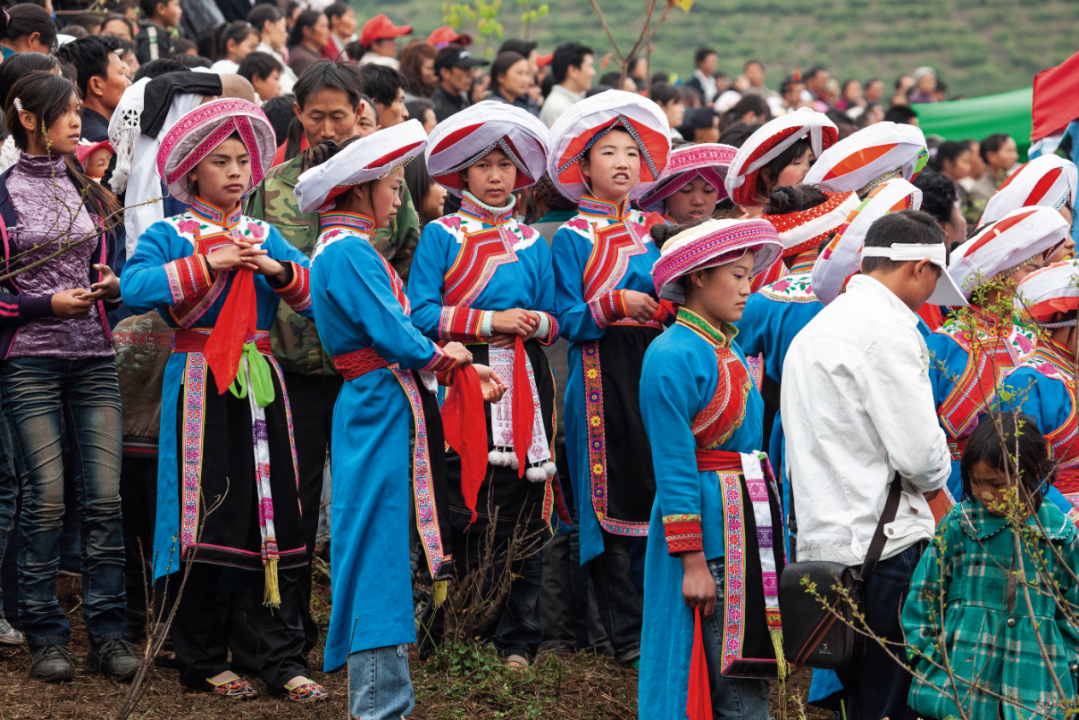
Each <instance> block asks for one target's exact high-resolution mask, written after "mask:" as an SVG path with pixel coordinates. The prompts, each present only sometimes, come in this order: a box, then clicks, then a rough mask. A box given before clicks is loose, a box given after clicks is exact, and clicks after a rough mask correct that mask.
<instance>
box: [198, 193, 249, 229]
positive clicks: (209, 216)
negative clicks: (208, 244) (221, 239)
mask: <svg viewBox="0 0 1079 720" xmlns="http://www.w3.org/2000/svg"><path fill="white" fill-rule="evenodd" d="M191 214H192V215H194V216H195V217H197V218H199V219H200V220H205V221H206V222H209V223H213V224H214V225H220V226H221V227H223V228H225V229H229V228H233V227H235V226H236V225H238V224H239V223H240V219H241V218H242V217H243V213H242V212H241V211H240V206H239V205H237V206H236V207H234V208H233V209H232V210H230V211H229V212H227V213H226V212H225V211H224V210H222V209H221V208H219V207H217V206H216V205H211V204H210V203H208V202H206V201H205V200H203V199H202V198H200V197H199V196H198V195H196V196H195V197H194V199H193V200H192V201H191Z"/></svg>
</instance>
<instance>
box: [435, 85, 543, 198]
mask: <svg viewBox="0 0 1079 720" xmlns="http://www.w3.org/2000/svg"><path fill="white" fill-rule="evenodd" d="M495 148H499V149H501V150H502V152H504V153H506V156H507V157H509V159H510V161H511V162H512V163H513V164H514V165H515V166H516V167H517V181H516V183H515V184H514V186H513V189H514V190H520V189H521V188H526V187H529V186H531V185H535V184H536V183H537V182H538V181H539V179H540V178H541V177H542V176H543V173H544V172H545V171H546V169H547V156H548V155H550V152H551V133H550V132H549V131H548V130H547V127H546V126H545V125H544V124H543V123H541V122H540V121H539V119H538V118H536V117H535V116H534V115H532V114H531V113H528V112H526V111H524V110H522V109H521V108H519V107H514V106H513V105H504V104H502V103H478V104H476V105H473V106H471V107H468V108H465V109H464V110H462V111H461V112H459V113H455V114H454V115H452V116H451V117H449V118H447V119H446V120H443V121H442V122H440V123H439V124H438V125H436V126H435V129H434V130H432V131H431V137H430V138H428V141H427V150H426V151H425V157H426V160H427V172H428V173H429V174H430V175H431V179H432V180H434V181H435V182H437V183H438V184H440V185H442V186H443V187H445V188H446V189H447V190H449V191H450V192H451V193H453V194H454V195H456V196H458V197H460V196H461V191H462V189H463V188H462V187H461V171H462V170H466V169H468V168H469V167H471V166H472V165H475V164H476V163H477V162H479V161H480V160H481V159H483V158H484V157H486V156H487V154H488V153H490V152H491V151H492V150H494V149H495Z"/></svg>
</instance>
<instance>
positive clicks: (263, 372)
mask: <svg viewBox="0 0 1079 720" xmlns="http://www.w3.org/2000/svg"><path fill="white" fill-rule="evenodd" d="M244 359H246V360H247V368H248V370H247V372H244V370H243V367H242V366H241V367H240V369H239V370H238V371H237V372H236V379H235V380H233V381H232V385H230V386H229V392H231V393H232V394H233V395H235V396H236V397H238V398H240V399H241V400H242V399H244V398H246V397H247V390H248V383H247V377H248V375H250V376H251V394H252V397H254V398H255V403H256V404H257V405H258V406H259V407H266V406H267V405H269V404H270V403H272V402H273V401H274V389H273V378H272V377H271V376H270V363H268V362H266V358H265V357H263V355H262V353H261V352H259V349H258V348H257V347H256V346H255V343H253V342H249V343H244V350H243V354H242V355H240V361H241V362H243V360H244Z"/></svg>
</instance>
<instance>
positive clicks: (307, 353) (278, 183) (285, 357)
mask: <svg viewBox="0 0 1079 720" xmlns="http://www.w3.org/2000/svg"><path fill="white" fill-rule="evenodd" d="M302 163H303V155H302V154H300V155H297V156H296V157H294V158H293V159H292V160H290V161H288V162H287V163H282V164H281V165H278V166H277V167H274V168H271V169H270V171H269V172H268V173H266V177H265V179H263V181H262V183H261V184H260V185H259V186H258V187H257V188H256V189H255V192H253V193H251V196H250V197H249V198H248V200H247V206H246V207H245V208H244V214H245V215H247V216H249V217H253V218H256V219H259V220H265V221H266V222H268V223H270V224H271V225H273V226H274V227H276V228H277V229H278V231H279V232H280V233H281V235H282V237H284V238H285V240H288V241H289V242H290V243H292V244H293V245H294V246H295V247H296V248H297V249H299V250H300V251H301V252H302V253H303V254H305V255H307V256H308V257H311V252H312V251H313V250H314V249H315V242H316V241H317V240H318V213H301V212H300V209H299V207H298V206H297V205H296V193H295V188H296V179H297V177H299V174H300V166H301V165H302ZM419 240H420V221H419V216H418V215H417V214H416V208H415V207H414V206H413V204H412V197H411V196H410V195H409V193H408V188H407V187H406V186H404V185H402V186H401V208H400V210H398V212H397V218H396V219H395V220H394V221H393V222H391V223H390V226H389V227H388V228H384V229H382V230H379V231H378V232H376V233H375V238H374V240H373V242H372V244H373V245H374V247H375V249H376V250H378V251H379V253H381V255H382V257H384V258H386V260H388V261H389V262H390V264H391V265H393V267H394V269H395V270H397V274H398V275H400V276H401V277H402V278H403V279H404V281H405V282H408V271H409V268H410V267H411V266H412V256H413V254H415V252H416V245H417V243H419ZM270 344H271V345H272V347H273V354H274V357H275V358H277V361H278V362H279V363H281V368H282V369H283V370H284V371H285V372H294V373H300V374H302V375H335V374H336V373H337V370H336V369H335V368H334V366H333V360H331V359H330V356H329V355H327V354H326V352H325V351H324V350H323V349H322V343H321V341H320V340H319V337H318V331H317V330H316V329H315V323H314V322H313V321H311V320H308V319H306V318H304V317H301V316H300V315H298V314H297V313H296V312H295V311H294V310H293V309H292V308H291V307H289V306H288V305H287V304H286V303H281V304H280V306H279V307H278V309H277V322H276V323H275V324H274V327H273V328H271V329H270Z"/></svg>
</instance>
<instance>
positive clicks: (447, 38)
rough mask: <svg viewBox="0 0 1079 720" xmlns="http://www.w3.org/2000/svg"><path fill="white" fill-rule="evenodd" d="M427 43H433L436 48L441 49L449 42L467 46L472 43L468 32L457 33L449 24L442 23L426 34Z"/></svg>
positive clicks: (449, 43)
mask: <svg viewBox="0 0 1079 720" xmlns="http://www.w3.org/2000/svg"><path fill="white" fill-rule="evenodd" d="M427 44H428V45H434V46H435V49H436V50H441V49H442V48H444V47H446V46H447V45H451V44H456V45H461V46H463V47H467V46H469V45H471V44H472V36H471V35H469V34H468V33H459V32H457V31H456V30H454V29H453V28H451V27H450V26H449V25H443V26H442V27H440V28H438V29H437V30H435V31H434V32H433V33H431V34H430V35H428V36H427Z"/></svg>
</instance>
